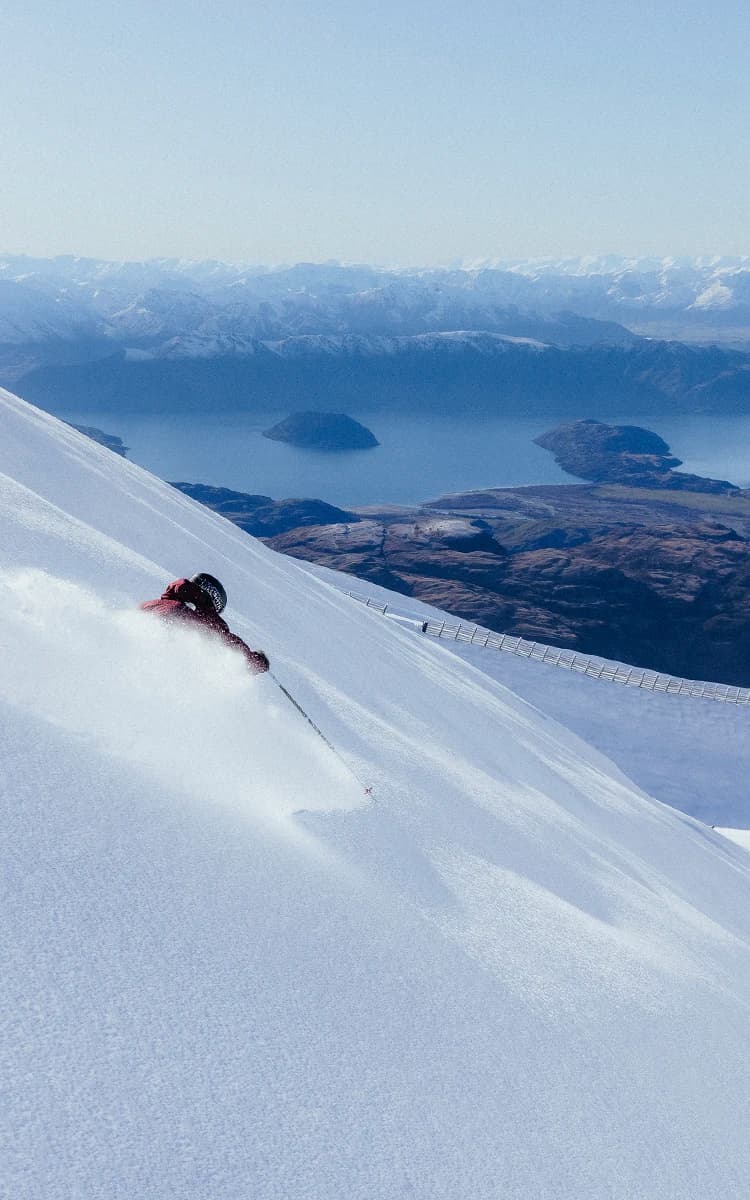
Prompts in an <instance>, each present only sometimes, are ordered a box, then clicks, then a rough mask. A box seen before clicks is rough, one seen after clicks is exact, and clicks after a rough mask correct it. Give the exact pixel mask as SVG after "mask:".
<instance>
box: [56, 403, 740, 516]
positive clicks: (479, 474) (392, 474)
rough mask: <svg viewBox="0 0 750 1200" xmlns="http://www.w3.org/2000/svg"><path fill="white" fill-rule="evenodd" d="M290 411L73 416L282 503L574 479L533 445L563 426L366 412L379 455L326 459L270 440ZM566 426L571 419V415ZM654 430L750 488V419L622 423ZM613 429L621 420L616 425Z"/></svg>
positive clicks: (408, 500)
mask: <svg viewBox="0 0 750 1200" xmlns="http://www.w3.org/2000/svg"><path fill="white" fill-rule="evenodd" d="M287 415H288V413H287V412H286V411H284V412H268V413H264V414H262V415H258V414H257V413H252V414H243V413H239V414H236V413H233V414H227V413H218V414H215V415H207V414H193V413H189V414H185V415H184V416H183V415H181V416H179V417H175V416H174V415H170V416H143V415H140V414H128V413H122V414H118V415H117V416H116V417H115V416H113V415H111V414H107V415H106V416H105V415H103V414H98V413H96V412H90V411H89V412H86V411H80V412H71V413H69V414H67V415H66V419H67V420H69V421H73V422H74V423H76V424H79V425H95V426H98V427H99V428H104V429H105V430H106V432H108V433H114V434H117V435H119V436H120V437H121V438H122V439H123V441H124V442H125V444H126V445H127V446H129V448H130V449H129V453H128V457H129V458H130V459H131V460H132V461H133V462H136V463H138V464H140V465H141V466H143V467H146V468H147V469H148V470H149V471H152V472H153V473H154V474H155V475H158V476H160V477H161V478H162V479H170V480H179V481H186V482H189V483H207V484H213V485H216V486H223V487H228V488H233V489H235V490H236V491H240V492H251V493H260V494H263V495H267V496H273V497H274V498H275V499H281V498H283V497H288V496H299V497H302V496H308V497H317V498H318V499H321V500H327V501H328V502H329V503H331V504H339V505H343V506H346V505H366V504H416V503H419V502H420V501H422V500H428V499H431V498H433V497H435V496H439V495H441V494H442V493H444V492H457V491H464V490H468V489H473V488H489V487H519V486H522V485H525V484H535V483H536V484H540V483H571V482H574V480H573V479H572V477H571V476H570V475H566V473H565V472H564V471H561V470H560V468H559V467H558V466H557V465H556V464H555V461H554V459H553V457H552V455H551V454H550V453H549V452H548V451H546V450H542V449H540V447H539V446H535V445H534V443H533V438H535V437H536V436H537V435H538V434H540V433H543V432H544V431H545V430H547V429H550V428H552V427H553V426H554V425H555V424H556V423H557V422H556V421H555V419H554V418H550V417H546V418H545V417H542V418H534V419H531V418H526V417H502V418H500V417H497V418H487V419H484V420H476V419H474V420H472V421H471V422H468V421H463V420H452V419H449V418H443V417H430V418H425V417H424V416H409V415H404V414H398V413H391V412H389V413H383V414H377V413H373V412H368V413H362V414H358V413H356V412H351V413H350V415H351V416H354V417H356V418H357V419H358V420H360V421H362V423H363V424H365V425H367V426H368V428H370V429H372V431H373V433H374V434H375V436H376V437H377V438H378V441H379V442H380V443H381V444H380V445H379V446H378V447H375V448H373V449H371V450H356V451H347V452H336V453H331V452H323V451H317V450H306V449H305V450H303V449H300V448H298V447H295V446H288V445H286V444H284V443H283V442H276V441H270V440H269V439H268V438H264V437H263V436H262V432H263V430H264V429H268V428H270V427H271V426H272V425H274V424H275V423H276V422H277V421H279V420H281V419H282V418H283V417H285V416H287ZM568 419H569V418H568ZM619 421H620V422H621V423H627V424H631V425H643V426H645V427H646V428H648V429H653V430H654V432H655V433H658V434H660V435H661V437H663V438H664V439H665V440H666V441H667V442H669V444H670V446H671V448H672V451H673V453H675V454H676V455H678V456H679V457H680V458H682V459H684V466H683V470H685V471H692V472H694V473H696V474H698V475H710V476H713V477H717V478H720V479H730V480H731V481H732V482H733V483H737V484H739V485H740V486H742V487H750V416H748V417H740V416H730V417H716V416H701V415H698V416H696V415H691V416H684V417H676V416H674V415H670V416H669V417H665V418H661V417H659V418H656V417H650V416H648V415H640V416H629V417H623V418H619ZM613 423H615V422H613Z"/></svg>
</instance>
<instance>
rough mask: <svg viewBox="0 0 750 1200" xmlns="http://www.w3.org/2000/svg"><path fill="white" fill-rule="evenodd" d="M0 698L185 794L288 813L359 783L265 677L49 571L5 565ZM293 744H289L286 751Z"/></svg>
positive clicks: (350, 794) (213, 645)
mask: <svg viewBox="0 0 750 1200" xmlns="http://www.w3.org/2000/svg"><path fill="white" fill-rule="evenodd" d="M0 603H1V604H2V609H3V612H4V614H5V616H4V620H3V628H2V635H1V636H0V646H2V651H3V672H2V677H1V678H0V698H3V699H5V700H6V701H8V702H9V703H10V704H12V705H13V706H15V707H18V708H21V709H23V710H25V711H26V712H29V713H33V714H34V715H35V716H37V717H41V718H42V719H43V720H45V721H47V722H49V723H50V724H52V725H55V726H57V727H59V728H62V729H64V730H66V731H67V732H68V733H70V734H73V735H75V736H76V737H77V738H79V739H81V740H82V741H84V742H85V743H86V744H87V746H88V747H89V748H94V747H95V748H96V749H98V750H99V751H101V752H103V753H105V754H107V755H110V756H113V757H115V758H117V759H121V760H125V761H127V762H128V763H129V764H130V765H131V767H134V768H136V769H140V770H141V771H142V772H143V773H144V774H146V775H147V776H150V777H151V779H153V780H155V781H157V782H161V783H162V784H164V785H168V786H169V787H170V788H172V789H175V788H176V789H179V790H180V791H181V792H183V793H184V794H185V795H186V796H189V797H191V798H192V799H193V800H194V801H199V802H202V803H209V804H215V803H218V804H223V805H231V806H232V807H233V808H235V809H237V810H239V811H240V812H243V813H245V814H246V815H247V817H248V819H249V820H252V821H254V822H260V823H262V824H265V825H276V826H278V825H279V824H280V823H287V827H288V828H289V829H291V828H292V826H291V823H289V821H288V818H289V817H290V816H291V814H292V813H294V812H295V811H298V810H299V809H305V810H308V811H309V810H313V811H314V810H316V809H317V810H326V809H332V808H337V809H341V808H351V807H353V806H354V804H355V803H356V799H357V796H358V791H357V787H356V784H355V783H354V782H353V780H352V778H351V776H350V775H349V773H348V772H347V770H346V768H345V767H344V765H343V764H342V763H339V762H338V761H337V760H336V758H335V757H334V756H333V755H332V754H331V752H330V751H329V750H328V749H327V747H326V746H325V744H324V743H323V742H322V741H321V740H320V739H319V738H318V737H317V736H316V735H315V734H314V733H313V731H312V730H310V729H309V727H308V726H307V725H306V724H305V722H304V721H303V719H302V717H301V716H300V715H299V714H298V713H296V712H295V711H294V709H293V708H292V707H291V705H290V704H289V702H288V700H287V699H286V698H285V697H283V696H282V694H281V693H280V692H279V691H278V690H277V689H276V687H275V686H274V684H273V683H272V681H271V680H270V679H269V678H268V677H265V676H252V675H250V674H249V673H248V671H247V668H246V666H245V662H244V659H243V658H242V656H240V655H239V654H237V653H236V652H234V651H232V650H230V649H228V648H227V647H225V646H223V645H222V644H221V643H220V642H219V641H218V640H216V639H213V638H207V637H206V636H205V635H202V634H200V633H196V632H195V631H193V630H190V629H181V628H175V627H174V626H172V627H170V626H167V625H166V624H165V623H164V622H162V621H159V620H157V619H154V617H153V616H150V615H147V614H145V613H141V612H138V611H127V610H126V611H123V610H121V609H120V610H118V609H112V608H108V607H107V606H106V605H105V603H104V602H103V601H102V600H101V599H100V598H99V597H98V596H97V595H96V594H95V593H94V592H93V591H91V590H89V589H86V588H83V587H81V586H80V585H77V584H74V583H71V582H68V581H66V580H63V579H59V578H57V577H55V576H53V575H51V574H48V573H47V572H45V571H39V570H17V571H10V572H7V573H6V574H5V575H4V577H3V578H2V581H1V582H0ZM295 751H298V752H295Z"/></svg>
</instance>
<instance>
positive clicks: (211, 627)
mask: <svg viewBox="0 0 750 1200" xmlns="http://www.w3.org/2000/svg"><path fill="white" fill-rule="evenodd" d="M226 602H227V594H226V592H225V591H224V588H223V586H222V585H221V584H220V583H219V581H218V579H215V578H214V576H213V575H207V574H206V573H205V571H201V573H200V574H199V575H194V576H193V578H192V579H175V581H174V583H170V585H169V587H168V588H167V589H166V591H165V592H164V593H163V594H162V595H161V596H160V597H159V599H158V600H146V601H145V603H144V604H142V605H141V609H142V611H143V612H151V613H154V614H155V615H156V616H157V617H161V618H162V620H163V621H170V622H171V621H177V622H184V623H185V624H186V625H188V626H190V627H191V628H195V629H202V630H203V631H204V632H205V633H211V634H215V635H216V636H217V637H220V638H221V640H222V641H223V642H225V643H226V645H227V646H231V647H233V649H235V650H240V651H241V652H242V653H243V654H244V656H245V658H246V659H247V665H248V667H249V668H250V670H251V671H252V672H253V674H254V675H259V674H260V673H261V672H262V671H267V670H268V667H269V663H268V659H267V658H266V656H265V654H264V653H263V651H262V650H251V649H250V647H249V646H248V645H246V644H245V642H243V640H242V638H239V637H237V635H236V634H235V633H232V632H231V630H230V628H229V626H228V625H227V623H226V621H223V620H222V618H221V617H220V616H219V613H220V612H222V611H223V609H224V606H225V605H226ZM191 606H192V607H191Z"/></svg>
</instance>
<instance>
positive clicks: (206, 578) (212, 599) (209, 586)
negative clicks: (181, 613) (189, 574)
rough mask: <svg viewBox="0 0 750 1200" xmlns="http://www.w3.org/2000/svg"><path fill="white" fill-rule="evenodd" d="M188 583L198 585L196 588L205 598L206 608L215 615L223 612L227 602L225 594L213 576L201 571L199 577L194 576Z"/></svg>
mask: <svg viewBox="0 0 750 1200" xmlns="http://www.w3.org/2000/svg"><path fill="white" fill-rule="evenodd" d="M190 582H191V583H197V584H198V587H199V588H200V590H201V591H202V592H203V594H204V596H205V597H206V601H207V607H211V608H212V609H213V610H214V612H216V613H220V612H222V611H223V609H224V607H225V605H226V602H227V594H226V592H225V591H224V587H223V585H222V584H221V583H219V581H218V579H216V578H215V577H214V576H213V575H207V574H206V572H205V571H201V573H200V574H199V575H194V576H193V578H192V579H191V580H190Z"/></svg>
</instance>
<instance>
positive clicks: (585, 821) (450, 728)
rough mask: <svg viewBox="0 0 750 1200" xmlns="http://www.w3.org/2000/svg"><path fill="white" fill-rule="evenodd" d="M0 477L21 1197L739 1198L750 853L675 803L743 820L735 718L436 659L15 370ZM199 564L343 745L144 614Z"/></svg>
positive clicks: (694, 705) (4, 783) (16, 1183)
mask: <svg viewBox="0 0 750 1200" xmlns="http://www.w3.org/2000/svg"><path fill="white" fill-rule="evenodd" d="M0 472H2V474H0V517H1V522H0V527H1V528H2V531H3V532H2V536H0V568H1V569H0V596H2V606H3V620H2V622H1V623H0V648H1V650H2V672H0V714H1V717H2V719H1V720H0V759H1V761H2V773H0V803H2V806H3V817H2V830H3V836H2V847H1V853H2V856H3V871H2V878H3V902H2V905H1V906H0V924H1V926H2V929H1V932H2V938H1V939H0V944H2V947H3V964H2V972H1V973H0V978H2V988H3V1007H2V1011H3V1022H2V1031H1V1032H0V1056H1V1057H2V1062H3V1075H4V1079H5V1081H6V1088H7V1091H6V1098H5V1102H4V1104H3V1106H2V1112H1V1113H0V1135H1V1136H2V1139H3V1145H4V1152H3V1186H4V1188H5V1190H6V1192H7V1194H8V1195H9V1196H13V1197H14V1200H37V1198H38V1197H42V1196H43V1197H50V1198H52V1197H60V1198H62V1197H67V1196H73V1195H76V1196H87V1197H96V1200H120V1198H124V1197H136V1196H138V1197H140V1196H144V1197H145V1196H154V1197H157V1196H158V1197H168V1196H169V1197H179V1198H180V1200H204V1198H205V1197H210V1198H211V1200H235V1198H237V1197H251V1196H252V1197H257V1198H258V1200H303V1198H304V1200H373V1198H374V1197H377V1198H378V1200H403V1198H404V1197H411V1198H413V1200H457V1198H459V1197H460V1198H463V1197H471V1198H472V1200H498V1198H499V1197H508V1198H509V1200H510V1198H513V1200H515V1198H516V1197H519V1198H520V1197H538V1198H539V1200H602V1197H604V1196H607V1197H611V1198H612V1200H634V1198H635V1197H638V1200H726V1198H727V1197H730V1196H732V1197H734V1196H738V1197H739V1196H742V1195H744V1192H745V1190H746V1185H747V1178H748V1175H749V1174H750V1145H749V1144H748V1139H747V1136H746V1129H745V1124H744V1122H743V1120H742V1113H743V1112H744V1111H745V1108H746V1102H747V1096H748V1090H749V1088H750V1073H749V1067H748V1059H747V1054H746V1042H747V1027H748V1019H749V1017H750V950H749V947H750V857H748V855H747V852H746V851H745V850H743V849H740V848H738V847H737V846H735V845H732V844H731V843H730V842H729V841H728V840H726V839H725V838H723V837H721V836H720V835H719V834H718V833H716V832H714V831H712V830H711V829H710V828H708V827H707V826H705V825H702V824H700V823H699V822H697V821H696V820H694V819H693V818H692V817H691V816H689V815H687V814H686V812H684V811H679V810H678V807H679V806H681V807H682V808H683V809H687V810H692V809H693V808H694V802H695V801H698V802H700V801H701V800H705V799H706V798H707V796H708V795H709V793H710V798H711V799H713V800H714V801H716V800H718V799H719V797H720V796H721V795H723V800H724V803H723V809H722V810H721V811H722V812H723V814H724V815H725V816H726V817H727V818H730V819H731V820H732V823H733V824H736V825H744V826H747V825H748V823H750V816H749V815H748V810H747V802H746V799H745V794H744V787H743V783H744V779H745V778H746V776H747V770H748V762H747V755H748V752H747V738H746V737H744V735H743V733H742V732H741V728H742V725H741V723H742V722H743V721H745V720H746V713H745V711H744V710H742V711H740V710H739V709H734V710H733V711H732V710H730V709H729V706H722V705H718V704H710V703H709V704H706V702H701V701H698V700H691V699H690V698H688V697H676V696H670V695H659V696H657V695H654V694H652V693H637V692H636V693H633V692H630V693H627V692H626V691H625V690H618V689H617V688H616V687H614V686H613V685H604V684H602V683H601V682H599V681H596V680H592V679H587V678H584V677H580V678H575V677H571V676H570V675H569V673H568V672H564V671H556V670H555V668H553V667H548V666H545V665H544V664H541V663H534V662H530V661H527V660H524V661H521V660H519V659H513V658H512V656H505V655H499V654H494V655H492V654H488V653H486V652H485V653H484V657H483V658H482V657H480V656H481V654H482V652H481V651H480V650H479V649H477V648H476V647H466V648H465V649H464V651H461V652H456V653H454V652H452V651H451V650H450V649H449V648H447V646H446V644H445V643H442V642H438V641H433V640H430V639H428V638H426V637H423V636H421V635H420V633H419V631H418V628H417V629H415V628H414V627H413V625H411V626H409V625H404V624H401V623H399V622H397V621H388V620H386V619H384V618H382V617H380V616H379V615H377V614H374V613H373V612H372V611H370V610H368V609H366V608H365V607H364V606H363V605H358V604H356V603H355V602H354V601H353V600H351V599H350V598H349V597H347V596H346V595H344V594H343V591H342V581H340V580H338V579H337V577H336V576H334V575H333V573H331V572H320V571H310V570H308V569H306V568H304V567H303V566H302V565H301V564H298V563H296V562H294V561H292V560H290V559H288V558H283V557H281V556H279V555H277V554H274V553H273V552H272V551H271V550H269V549H268V548H266V547H264V546H262V545H260V544H259V543H258V542H257V541H255V540H254V539H252V538H250V537H248V536H247V535H245V534H243V533H242V532H241V531H240V530H239V529H237V528H236V527H235V526H232V525H230V524H229V523H228V522H226V521H224V520H223V519H222V518H220V517H219V516H217V515H215V514H213V513H211V512H209V511H208V510H207V509H205V508H202V507H201V506H200V505H198V504H196V503H195V502H193V501H191V500H190V499H188V498H187V497H185V496H183V495H182V494H180V493H179V492H177V491H176V490H174V489H172V488H170V487H169V486H168V485H167V484H164V483H162V482H160V481H159V480H157V479H155V478H154V477H153V476H150V475H148V474H147V473H146V472H145V471H143V470H141V469H139V468H138V467H136V466H135V465H133V464H132V463H129V462H127V461H126V460H124V459H122V458H120V457H118V456H116V455H114V454H111V453H110V452H108V451H107V450H105V449H104V448H103V447H101V446H98V445H96V444H94V443H93V442H91V441H89V440H88V439H86V438H84V437H83V436H81V435H80V434H78V433H76V432H75V431H73V430H72V429H70V428H68V427H66V426H64V425H62V424H61V423H60V422H58V421H56V420H55V419H54V418H53V417H51V416H48V415H47V414H44V413H41V412H40V411H39V410H37V409H34V408H32V407H31V406H29V405H27V404H25V403H23V402H22V401H20V400H18V399H16V398H15V397H13V396H11V395H9V394H8V393H7V392H0ZM196 570H209V571H211V572H213V573H216V574H217V575H218V576H219V577H220V578H221V579H222V581H223V582H224V583H225V584H226V586H227V589H228V592H229V597H230V600H229V607H228V610H227V614H226V615H227V617H228V619H229V621H230V624H231V625H232V627H233V628H235V629H236V630H237V632H239V633H240V634H241V635H242V636H244V637H245V638H246V639H247V640H248V641H249V642H250V643H251V644H252V645H255V646H259V647H262V648H264V649H265V650H266V651H267V653H268V654H269V655H270V658H271V662H272V667H273V669H274V671H275V672H276V674H277V675H278V677H279V679H280V681H281V682H282V683H283V684H284V685H285V686H286V687H287V688H288V689H290V691H291V693H292V694H293V695H294V696H295V697H296V698H297V700H298V701H299V702H300V703H301V704H302V706H303V707H304V709H305V710H306V711H307V712H308V713H309V715H310V717H311V718H312V719H313V720H314V721H315V722H316V724H317V725H318V726H319V728H320V729H321V730H322V731H323V732H324V734H325V735H326V737H327V738H328V739H329V740H330V742H332V743H333V744H334V745H335V747H336V748H337V751H338V753H339V755H340V756H341V757H337V756H336V755H335V754H333V753H332V752H331V750H330V749H329V747H328V746H326V744H325V743H324V741H323V740H322V739H321V738H320V737H318V736H317V735H316V733H315V731H314V730H313V729H312V728H311V727H310V725H309V724H308V723H307V722H306V721H305V720H304V719H303V717H302V716H301V715H300V713H299V712H298V711H296V710H295V709H294V708H293V707H292V705H291V704H289V703H288V700H287V698H286V697H285V696H284V695H283V694H282V693H281V691H280V690H279V689H278V688H277V687H276V685H275V683H274V680H273V679H272V678H269V677H268V676H264V677H260V678H258V677H254V678H253V677H251V676H249V675H248V674H247V672H246V671H245V668H244V663H243V660H242V658H241V657H240V656H237V655H235V654H233V653H232V652H231V651H230V650H228V649H226V648H224V647H223V646H221V645H215V644H214V643H213V642H209V641H204V640H203V639H202V638H201V637H200V636H197V635H195V634H194V633H191V632H190V631H182V632H180V631H177V630H170V629H168V628H165V627H163V626H162V625H161V624H160V622H158V621H156V620H154V619H153V618H152V617H149V616H147V615H145V614H142V613H139V612H138V611H137V602H138V601H139V600H141V599H143V598H146V597H150V596H153V595H155V594H158V593H159V592H160V591H161V589H162V588H163V586H164V584H165V583H166V582H168V580H169V579H171V578H172V577H174V576H175V575H180V574H184V573H187V574H191V573H192V572H193V571H196ZM349 582H350V581H349V580H348V579H347V580H344V581H343V587H344V588H345V587H346V586H347V585H348V584H349ZM390 598H391V599H397V600H398V602H399V603H401V604H403V603H404V597H398V598H394V597H390ZM420 611H422V610H421V609H420V608H419V606H415V613H416V614H418V613H419V612H420ZM524 694H528V695H529V698H530V700H531V703H529V702H527V701H526V700H525V699H524V698H523V696H524ZM725 708H726V711H725ZM725 719H726V722H727V723H726V724H724V723H723V722H724V720H725ZM649 739H650V740H649ZM603 742H606V743H607V745H606V746H603V745H602V743H603ZM597 747H598V748H597ZM602 749H606V750H607V753H608V754H609V755H610V757H607V756H605V754H604V753H602ZM612 755H614V757H615V758H616V759H617V763H618V765H615V763H614V762H613V761H612V757H611V756H612ZM633 777H635V778H636V779H638V780H639V781H640V782H641V784H642V786H647V787H648V788H649V791H650V793H651V794H648V793H647V792H645V791H643V790H641V787H639V786H638V784H637V783H635V782H633ZM701 781H702V782H701ZM683 783H684V786H683ZM365 786H367V787H371V788H372V795H369V794H366V793H365V790H364V789H365ZM701 791H703V792H705V793H706V795H704V796H701V795H700V794H699V793H700V792H701ZM663 798H667V799H669V800H670V801H671V803H672V804H673V805H675V806H678V807H667V806H666V805H664V804H662V803H660V799H663ZM715 811H716V810H715Z"/></svg>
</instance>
